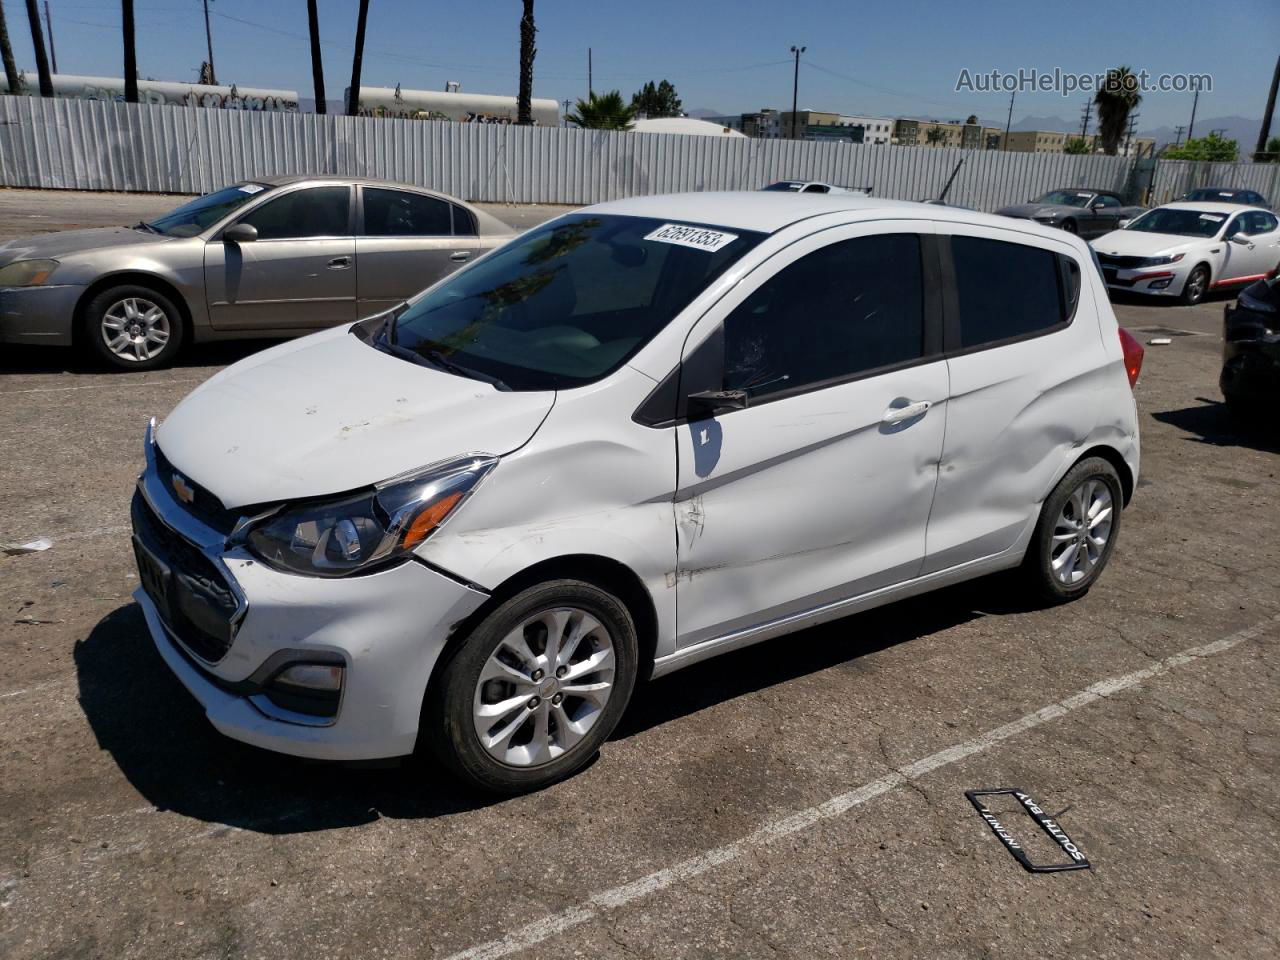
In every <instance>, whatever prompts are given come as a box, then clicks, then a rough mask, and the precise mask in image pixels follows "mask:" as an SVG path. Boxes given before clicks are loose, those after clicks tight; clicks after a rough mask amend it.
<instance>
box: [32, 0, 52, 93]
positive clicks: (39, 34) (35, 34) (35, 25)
mask: <svg viewBox="0 0 1280 960" xmlns="http://www.w3.org/2000/svg"><path fill="white" fill-rule="evenodd" d="M27 22H29V23H30V24H31V45H32V46H33V47H35V48H36V72H37V73H38V74H39V75H40V96H42V97H52V96H53V81H52V80H51V79H49V58H48V57H46V56H45V53H44V31H43V30H41V29H40V11H39V10H38V9H36V0H27Z"/></svg>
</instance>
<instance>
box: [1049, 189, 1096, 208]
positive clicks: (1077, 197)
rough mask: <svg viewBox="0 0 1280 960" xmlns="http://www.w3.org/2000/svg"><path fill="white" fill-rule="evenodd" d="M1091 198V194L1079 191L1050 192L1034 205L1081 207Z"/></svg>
mask: <svg viewBox="0 0 1280 960" xmlns="http://www.w3.org/2000/svg"><path fill="white" fill-rule="evenodd" d="M1092 196H1093V194H1092V193H1081V192H1080V191H1079V190H1050V191H1049V192H1048V193H1046V194H1045V195H1044V196H1043V197H1041V198H1040V199H1039V200H1037V201H1036V203H1052V204H1055V205H1057V206H1060V207H1083V206H1084V205H1085V204H1086V203H1088V202H1089V198H1090V197H1092Z"/></svg>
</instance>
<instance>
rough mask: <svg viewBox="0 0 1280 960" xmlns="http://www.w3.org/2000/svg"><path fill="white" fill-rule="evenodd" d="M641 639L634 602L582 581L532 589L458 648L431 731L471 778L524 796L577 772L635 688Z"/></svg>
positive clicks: (427, 731)
mask: <svg viewBox="0 0 1280 960" xmlns="http://www.w3.org/2000/svg"><path fill="white" fill-rule="evenodd" d="M638 654H639V643H638V640H637V636H636V628H635V624H634V623H633V621H632V619H631V615H630V614H629V613H628V612H627V608H626V607H625V606H624V605H623V604H622V602H621V601H620V600H618V599H617V598H616V597H614V596H613V595H611V594H609V593H606V592H605V591H604V590H601V589H599V588H598V587H595V586H592V585H591V584H588V583H583V582H581V581H578V580H552V581H549V582H547V583H542V584H538V585H537V586H533V587H530V588H528V589H527V590H524V591H522V592H520V593H519V594H517V595H516V596H514V597H512V598H511V599H509V600H507V601H506V602H505V603H502V604H501V605H500V606H498V607H497V608H496V609H495V610H493V611H492V612H491V613H490V614H489V615H488V616H486V617H485V618H484V619H483V620H482V621H481V622H480V623H479V624H478V625H477V626H476V627H475V628H474V629H473V630H472V631H471V633H470V635H469V636H467V638H466V639H465V640H464V641H463V642H462V644H461V646H459V647H458V649H457V650H456V652H455V654H454V655H453V656H452V657H451V658H450V659H449V661H448V663H447V664H446V665H445V666H444V668H443V671H442V673H441V675H440V677H439V680H438V681H437V682H436V683H435V684H433V687H432V689H431V691H430V692H429V694H428V698H427V702H426V703H425V704H424V709H423V717H422V723H423V727H422V730H423V734H422V738H423V739H424V740H425V741H426V743H427V744H428V746H429V747H430V748H431V751H432V753H434V754H435V756H436V757H437V758H438V759H439V760H440V761H441V762H442V763H443V764H444V765H445V766H446V767H448V768H449V769H450V770H451V771H452V772H453V773H454V774H455V775H457V776H458V777H459V778H460V779H461V780H462V781H464V782H465V783H466V784H468V785H470V786H472V787H475V788H478V789H480V790H482V791H485V792H487V793H498V794H516V793H524V792H527V791H530V790H538V789H541V788H542V787H545V786H548V785H550V784H552V783H555V782H556V781H558V780H562V779H564V778H565V777H568V776H570V775H571V774H573V773H576V772H577V771H578V770H580V769H581V768H582V767H583V766H585V765H586V764H587V763H588V762H589V761H590V760H591V759H592V757H594V756H595V755H596V753H597V751H598V750H599V748H600V745H601V744H602V743H603V742H604V741H605V739H606V738H607V737H608V736H609V734H610V733H612V732H613V728H614V727H615V726H616V725H617V723H618V720H619V719H620V718H621V717H622V714H623V711H624V710H626V707H627V702H628V701H629V700H630V698H631V692H632V690H633V689H634V687H635V680H636V668H637V660H638Z"/></svg>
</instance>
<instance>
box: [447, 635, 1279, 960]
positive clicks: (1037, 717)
mask: <svg viewBox="0 0 1280 960" xmlns="http://www.w3.org/2000/svg"><path fill="white" fill-rule="evenodd" d="M1277 622H1280V614H1277V615H1276V616H1273V617H1270V618H1268V619H1267V620H1264V621H1262V622H1261V623H1259V624H1256V625H1255V626H1252V627H1248V628H1246V629H1244V630H1240V631H1237V632H1236V633H1233V634H1231V635H1230V636H1227V637H1224V638H1222V639H1221V640H1216V641H1214V642H1213V643H1207V644H1204V645H1203V646H1199V647H1192V648H1191V649H1189V650H1184V651H1182V652H1181V653H1177V654H1174V655H1173V656H1170V657H1165V658H1164V659H1163V660H1158V661H1156V662H1155V663H1153V664H1152V665H1151V666H1149V667H1146V668H1145V669H1142V670H1135V671H1134V672H1133V673H1126V674H1121V675H1120V676H1117V677H1110V678H1109V679H1106V680H1099V681H1098V682H1097V683H1095V684H1092V685H1090V686H1088V687H1085V688H1084V689H1083V690H1080V691H1078V692H1077V693H1074V694H1072V695H1071V696H1069V697H1066V698H1064V699H1062V700H1059V701H1058V702H1057V703H1051V704H1049V705H1048V706H1046V707H1042V708H1041V709H1039V710H1037V711H1035V712H1034V713H1028V714H1027V715H1025V716H1023V717H1019V718H1018V719H1017V720H1014V721H1013V722H1012V723H1006V724H1005V725H1004V726H1002V727H996V728H995V729H994V730H988V731H987V732H986V733H983V734H980V735H979V736H976V737H974V738H973V739H972V740H966V741H964V742H963V743H958V744H956V745H955V746H954V747H948V748H947V749H946V750H939V751H938V752H937V753H933V754H930V755H929V756H927V757H924V758H922V759H920V760H917V761H916V762H915V763H911V764H908V765H907V766H904V767H899V768H898V769H897V770H895V771H893V772H892V773H890V774H888V775H886V776H883V777H881V778H880V779H878V780H872V781H871V782H870V783H864V784H863V785H862V786H860V787H858V788H857V789H855V790H851V791H849V792H848V793H842V794H840V795H839V796H835V797H832V798H831V799H830V800H827V801H826V802H825V803H821V804H818V805H817V806H813V807H809V808H808V809H806V810H801V811H800V812H798V813H794V814H792V815H791V816H789V817H785V818H783V819H781V820H775V821H773V822H771V823H766V824H765V825H764V826H762V827H760V828H759V829H757V830H756V831H755V832H754V833H750V834H748V835H747V836H745V837H743V838H742V839H740V840H735V841H733V842H732V843H727V844H725V845H724V846H722V847H716V848H715V849H713V850H708V851H707V852H706V853H702V854H699V855H698V856H696V857H691V858H689V859H688V860H684V861H681V862H680V863H677V864H675V865H674V866H671V867H667V868H666V869H664V870H658V871H656V872H654V873H651V874H649V875H648V876H644V877H641V878H640V879H638V880H633V881H631V882H630V883H625V884H623V885H621V886H617V887H613V888H612V889H609V890H605V891H603V892H602V893H598V894H596V895H595V896H593V897H591V898H590V899H589V900H587V901H586V902H585V903H581V904H577V905H575V906H572V907H570V908H568V909H567V910H563V911H561V912H559V913H554V914H550V915H548V916H545V917H543V918H542V919H540V920H536V921H534V922H533V923H530V924H528V925H526V926H523V927H521V928H520V929H518V930H515V931H513V932H512V933H510V934H508V935H507V936H505V937H503V938H501V939H499V940H491V941H489V942H488V943H482V944H478V945H476V946H474V947H469V948H468V949H466V950H463V951H461V952H460V953H455V954H453V955H452V956H450V957H448V958H447V960H496V958H498V957H505V956H509V955H510V954H513V953H517V952H519V951H521V950H524V949H525V948H527V947H531V946H533V945H535V944H538V943H541V942H542V941H544V940H547V939H548V938H550V937H553V936H555V935H556V934H557V933H563V932H564V931H565V930H569V929H571V928H573V927H576V926H578V925H580V924H583V923H586V922H587V921H589V920H592V919H594V918H595V917H597V916H600V915H601V914H602V913H604V912H605V911H608V910H614V909H617V908H618V907H622V906H625V905H626V904H628V903H631V902H633V901H635V900H639V899H641V898H642V897H647V896H650V895H651V894H654V893H657V892H659V891H661V890H665V889H666V888H667V887H670V886H673V885H674V884H676V883H679V882H680V881H682V880H688V879H690V878H692V877H696V876H698V875H699V874H703V873H706V872H707V871H709V870H712V869H714V868H716V867H718V866H721V865H722V864H725V863H728V862H730V861H732V860H736V859H738V858H739V857H740V856H742V855H743V854H744V853H746V852H747V851H748V850H750V849H752V848H753V847H758V846H762V845H764V844H766V843H768V842H770V841H771V840H776V839H777V838H778V837H784V836H786V835H788V834H791V833H795V832H796V831H798V830H804V829H806V828H807V827H811V826H813V825H814V824H815V823H818V822H819V821H822V820H829V819H831V818H832V817H838V816H839V815H840V814H842V813H846V812H847V811H849V810H851V809H853V808H854V807H857V806H860V805H861V804H864V803H866V802H867V801H869V800H873V799H875V798H876V797H878V796H880V795H881V794H883V793H888V792H889V791H890V790H892V789H894V788H895V787H898V786H901V785H902V784H904V783H906V782H908V781H909V780H913V779H915V778H917V777H922V776H924V775H925V774H926V773H930V772H931V771H934V770H937V769H938V768H939V767H945V766H947V765H949V764H952V763H956V762H958V761H960V760H963V759H965V758H966V757H970V756H973V755H974V754H975V753H981V752H983V751H984V750H988V749H990V748H991V747H993V746H995V745H996V744H997V743H1000V742H1001V741H1002V740H1007V739H1009V738H1010V737H1013V736H1016V735H1018V734H1020V733H1025V732H1026V731H1028V730H1031V729H1032V728H1034V727H1038V726H1040V725H1041V724H1043V723H1048V722H1049V721H1050V720H1054V719H1057V718H1058V717H1061V716H1064V715H1065V714H1067V713H1070V712H1071V711H1072V710H1078V709H1080V708H1081V707H1084V706H1088V705H1089V704H1091V703H1094V702H1096V701H1098V700H1101V699H1103V698H1105V697H1110V696H1112V695H1113V694H1116V693H1119V692H1120V691H1122V690H1127V689H1129V688H1130V687H1134V686H1137V685H1138V684H1140V683H1143V682H1144V681H1146V680H1150V679H1151V678H1152V677H1156V676H1159V675H1160V674H1162V673H1165V672H1167V671H1169V670H1172V669H1173V668H1174V667H1181V666H1184V665H1185V664H1188V663H1191V662H1193V661H1195V660H1197V659H1199V658H1202V657H1210V656H1213V655H1214V654H1217V653H1222V652H1223V651H1224V650H1230V649H1231V648H1232V647H1234V646H1236V645H1237V644H1240V643H1243V642H1244V641H1246V640H1252V639H1253V638H1255V637H1257V636H1260V635H1261V634H1263V633H1265V632H1266V631H1267V630H1268V629H1269V628H1271V627H1272V626H1274V625H1275V624H1276V623H1277Z"/></svg>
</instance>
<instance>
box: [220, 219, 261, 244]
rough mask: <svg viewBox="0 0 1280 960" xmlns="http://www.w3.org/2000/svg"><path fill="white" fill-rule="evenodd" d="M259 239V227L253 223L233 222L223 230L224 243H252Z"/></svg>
mask: <svg viewBox="0 0 1280 960" xmlns="http://www.w3.org/2000/svg"><path fill="white" fill-rule="evenodd" d="M257 239H258V228H257V227H255V226H254V225H253V224H252V223H233V224H232V225H231V226H229V227H227V229H225V230H223V231H222V242H223V243H252V242H253V241H254V240H257Z"/></svg>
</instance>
